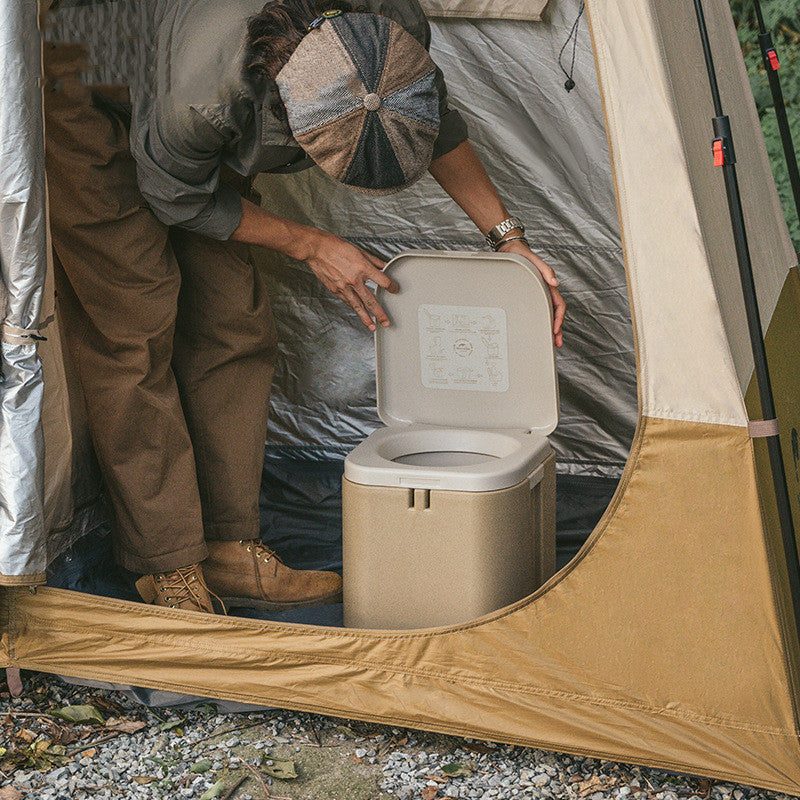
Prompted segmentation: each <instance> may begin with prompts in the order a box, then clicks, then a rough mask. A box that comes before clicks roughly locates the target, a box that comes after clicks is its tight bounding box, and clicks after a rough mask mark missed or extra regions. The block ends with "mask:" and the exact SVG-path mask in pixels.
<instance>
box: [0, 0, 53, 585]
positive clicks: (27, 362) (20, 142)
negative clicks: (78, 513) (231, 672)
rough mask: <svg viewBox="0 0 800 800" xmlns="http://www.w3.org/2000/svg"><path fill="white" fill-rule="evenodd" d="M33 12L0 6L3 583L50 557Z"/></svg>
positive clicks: (38, 568) (41, 183)
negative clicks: (39, 338) (38, 338)
mask: <svg viewBox="0 0 800 800" xmlns="http://www.w3.org/2000/svg"><path fill="white" fill-rule="evenodd" d="M37 15H38V9H37V6H36V3H31V2H26V3H20V2H17V0H0V31H2V36H0V86H3V87H6V90H5V91H3V92H2V94H1V95H0V323H2V322H3V321H4V324H5V327H4V329H3V331H2V356H1V357H0V585H13V584H15V583H29V582H37V581H42V580H43V579H44V574H43V573H44V570H45V560H46V559H45V521H44V507H43V502H44V467H43V463H44V440H43V435H42V427H41V410H42V391H43V387H42V366H41V362H40V360H39V355H38V353H37V349H36V343H35V341H33V340H31V339H26V338H20V336H19V332H20V330H23V331H26V330H30V329H33V330H37V329H38V325H39V318H40V311H41V306H42V290H43V285H44V279H45V265H46V260H47V257H46V253H47V241H46V235H47V234H46V211H45V208H46V203H45V179H44V148H43V130H42V103H41V88H40V84H39V79H40V76H41V44H40V38H39V31H38V24H37ZM9 87H14V88H13V90H9Z"/></svg>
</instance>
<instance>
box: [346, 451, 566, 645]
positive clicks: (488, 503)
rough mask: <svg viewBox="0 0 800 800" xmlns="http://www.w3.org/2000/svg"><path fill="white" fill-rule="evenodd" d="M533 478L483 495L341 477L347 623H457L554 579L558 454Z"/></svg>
mask: <svg viewBox="0 0 800 800" xmlns="http://www.w3.org/2000/svg"><path fill="white" fill-rule="evenodd" d="M535 474H536V475H537V476H538V475H539V474H541V479H539V480H538V481H535V482H532V481H531V480H529V479H526V480H524V481H521V482H520V483H518V484H516V485H515V486H511V487H509V488H507V489H498V490H495V491H489V492H459V491H447V490H436V489H431V490H427V489H410V488H401V487H394V486H366V485H363V484H357V483H352V482H351V481H348V480H347V479H346V478H345V479H344V480H343V485H342V506H343V509H344V515H343V529H342V547H343V562H344V576H343V578H344V590H343V595H344V623H345V625H346V626H347V627H350V628H378V629H390V630H391V629H395V630H403V629H411V628H429V627H437V626H441V625H455V624H458V623H462V622H467V621H469V620H472V619H475V618H477V617H480V616H483V615H484V614H488V613H490V612H491V611H495V610H496V609H499V608H502V607H503V606H506V605H509V604H511V603H513V602H516V601H517V600H520V599H522V598H523V597H525V596H527V595H528V594H530V593H531V592H533V591H535V589H536V588H538V587H539V586H540V585H541V584H542V583H544V581H546V580H547V579H548V578H549V577H550V576H551V575H552V574H553V573H554V572H555V560H556V546H555V545H556V542H555V497H556V490H555V480H556V477H555V455H552V454H551V455H549V456H548V457H547V459H546V460H545V461H544V462H543V463H542V464H541V465H540V467H538V468H537V470H536V473H535Z"/></svg>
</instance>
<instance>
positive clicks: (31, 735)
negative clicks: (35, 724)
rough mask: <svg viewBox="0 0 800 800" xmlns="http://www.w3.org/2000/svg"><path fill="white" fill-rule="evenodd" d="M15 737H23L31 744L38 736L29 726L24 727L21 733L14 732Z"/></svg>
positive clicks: (24, 740) (23, 739)
mask: <svg viewBox="0 0 800 800" xmlns="http://www.w3.org/2000/svg"><path fill="white" fill-rule="evenodd" d="M14 738H15V739H22V741H23V742H27V743H28V744H30V743H31V742H32V741H33V740H34V739H35V738H36V734H35V733H34V732H33V731H29V730H28V729H27V728H23V729H22V730H21V731H20V732H19V733H16V734H14Z"/></svg>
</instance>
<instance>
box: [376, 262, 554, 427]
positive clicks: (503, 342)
mask: <svg viewBox="0 0 800 800" xmlns="http://www.w3.org/2000/svg"><path fill="white" fill-rule="evenodd" d="M386 272H387V273H388V274H389V275H391V277H392V278H393V279H394V280H395V281H397V283H398V284H399V285H400V292H399V293H398V294H390V293H389V292H387V291H385V290H382V289H379V291H378V299H379V301H380V303H381V305H382V306H383V307H384V309H385V310H386V313H387V314H388V315H389V319H390V320H391V325H390V326H389V327H388V328H382V327H381V326H378V330H377V331H376V333H375V345H376V346H375V353H376V374H377V384H378V414H379V415H380V418H381V419H382V420H383V422H385V423H386V424H387V425H398V424H408V423H417V424H423V425H433V426H441V427H451V428H483V429H506V430H530V431H535V432H538V433H541V434H542V435H545V436H546V435H548V434H550V433H552V431H553V430H554V429H555V427H556V425H557V423H558V380H557V377H556V363H555V348H554V345H553V333H552V329H553V308H552V303H551V300H550V293H549V291H548V289H547V287H546V284H545V282H544V280H543V279H542V277H541V275H539V272H538V270H537V269H536V268H535V267H534V266H533V265H532V264H531V263H530V262H529V261H527V260H526V259H524V258H522V257H521V256H518V255H515V254H513V253H471V252H470V253H461V252H437V251H422V250H421V251H416V252H410V253H401V254H400V255H398V256H396V257H395V258H393V259H392V260H391V261H390V262H389V263H388V264H387V265H386Z"/></svg>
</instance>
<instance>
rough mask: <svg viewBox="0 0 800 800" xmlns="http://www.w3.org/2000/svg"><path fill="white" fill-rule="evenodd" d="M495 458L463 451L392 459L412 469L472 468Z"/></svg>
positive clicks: (443, 451) (403, 456)
mask: <svg viewBox="0 0 800 800" xmlns="http://www.w3.org/2000/svg"><path fill="white" fill-rule="evenodd" d="M496 458H497V456H492V455H489V454H487V453H472V452H469V451H467V452H465V451H463V450H440V451H427V452H421V453H408V454H406V455H402V456H397V458H393V459H392V462H393V463H395V464H409V465H411V466H413V467H472V466H475V465H476V464H483V463H485V462H486V461H493V460H495V459H496Z"/></svg>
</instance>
